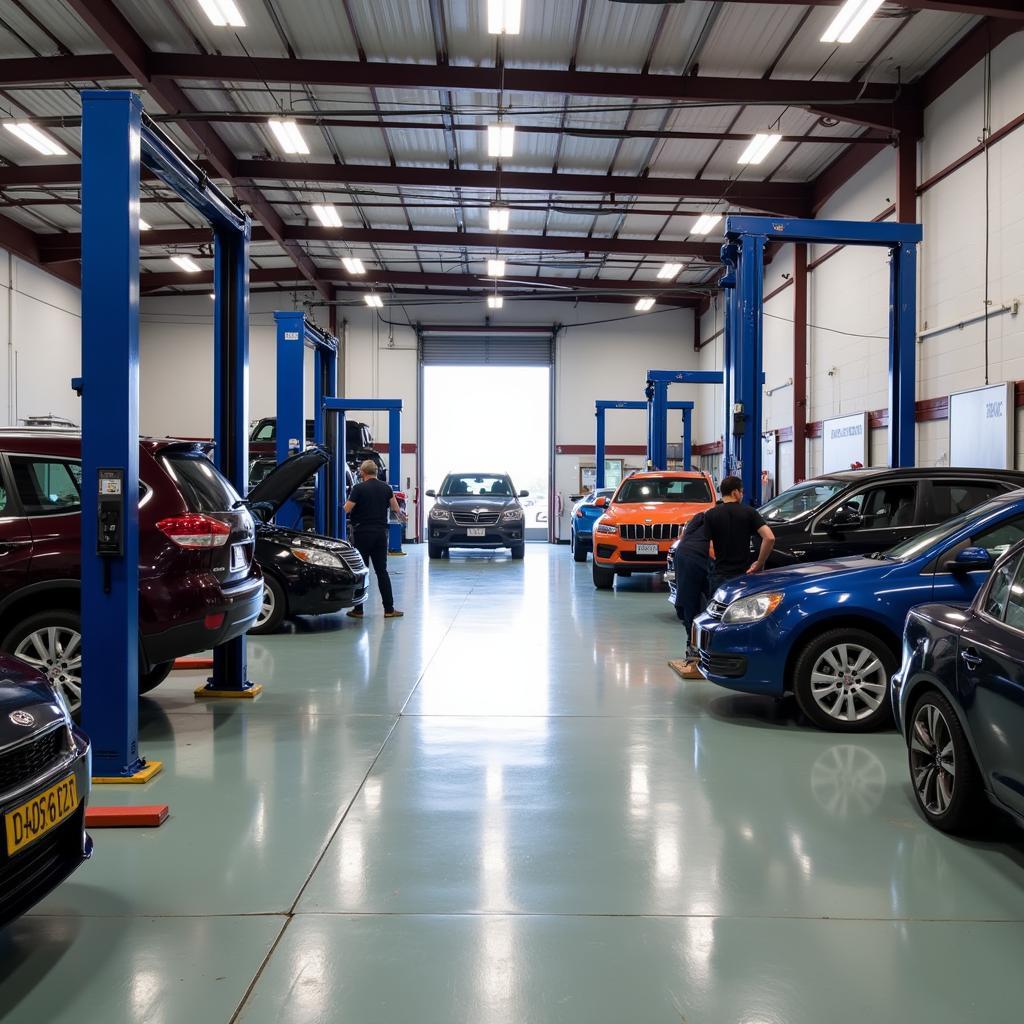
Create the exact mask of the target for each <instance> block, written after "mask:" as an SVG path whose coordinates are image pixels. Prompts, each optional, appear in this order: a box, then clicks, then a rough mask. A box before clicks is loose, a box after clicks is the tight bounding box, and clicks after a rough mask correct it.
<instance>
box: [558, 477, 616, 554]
mask: <svg viewBox="0 0 1024 1024" xmlns="http://www.w3.org/2000/svg"><path fill="white" fill-rule="evenodd" d="M614 493H615V488H614V487H601V488H599V489H598V490H596V491H591V492H590V493H589V494H585V495H583V497H582V498H580V500H579V501H577V502H576V504H575V505H573V507H572V512H571V514H570V516H569V522H570V526H569V544H570V549H571V550H572V557H573V559H574V560H575V561H577V562H585V561H586V560H587V555H589V554H590V552H591V551H592V550H593V547H594V523H596V522H597V521H598V519H600V518H601V516H603V515H604V505H596V504H594V503H595V502H596V501H597V499H598V498H605V499H608V498H610V497H611V496H612V495H613V494H614Z"/></svg>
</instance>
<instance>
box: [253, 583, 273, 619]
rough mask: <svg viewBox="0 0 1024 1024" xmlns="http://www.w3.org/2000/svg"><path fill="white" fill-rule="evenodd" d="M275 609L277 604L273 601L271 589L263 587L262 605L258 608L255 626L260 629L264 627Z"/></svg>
mask: <svg viewBox="0 0 1024 1024" xmlns="http://www.w3.org/2000/svg"><path fill="white" fill-rule="evenodd" d="M276 607H277V602H276V600H275V599H274V590H273V588H272V587H269V586H265V587H264V588H263V604H262V605H261V606H260V613H259V615H258V616H257V617H256V626H257V627H260V626H262V625H264V624H265V623H266V622H267V621H268V620H269V619H270V618H271V616H272V615H273V614H274V609H275V608H276Z"/></svg>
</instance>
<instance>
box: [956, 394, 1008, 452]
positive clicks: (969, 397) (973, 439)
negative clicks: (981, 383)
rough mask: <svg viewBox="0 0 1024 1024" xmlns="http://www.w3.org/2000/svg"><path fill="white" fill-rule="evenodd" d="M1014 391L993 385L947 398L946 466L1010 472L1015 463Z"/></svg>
mask: <svg viewBox="0 0 1024 1024" xmlns="http://www.w3.org/2000/svg"><path fill="white" fill-rule="evenodd" d="M1013 391H1014V388H1013V384H1012V383H1007V384H993V385H992V386H991V387H987V388H977V389H976V390H974V391H961V392H959V393H957V394H955V395H950V396H949V464H950V465H951V466H960V467H968V466H970V467H977V468H978V469H1010V468H1011V467H1012V466H1013V464H1014V451H1013V433H1014V431H1013V428H1014V411H1015V410H1014V402H1013V399H1014V394H1013Z"/></svg>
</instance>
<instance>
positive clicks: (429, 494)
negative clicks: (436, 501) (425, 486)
mask: <svg viewBox="0 0 1024 1024" xmlns="http://www.w3.org/2000/svg"><path fill="white" fill-rule="evenodd" d="M424 493H425V494H426V496H427V497H428V498H436V497H437V491H424Z"/></svg>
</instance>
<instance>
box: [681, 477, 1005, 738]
mask: <svg viewBox="0 0 1024 1024" xmlns="http://www.w3.org/2000/svg"><path fill="white" fill-rule="evenodd" d="M1022 538H1024V490H1016V491H1011V492H1009V493H1008V494H1004V495H1000V496H999V497H997V498H993V499H992V500H991V501H987V502H985V504H983V505H981V506H979V507H978V508H976V509H972V510H971V511H970V512H963V513H961V514H960V515H958V516H954V517H953V518H952V519H950V520H948V521H947V522H945V523H941V524H939V525H938V526H934V527H932V528H930V529H928V530H926V531H924V532H923V533H921V534H918V535H917V536H916V537H913V538H911V539H910V540H907V541H904V542H903V543H902V544H898V545H896V546H895V547H893V548H890V549H889V550H888V551H886V552H884V553H876V554H874V555H869V556H863V555H858V556H853V557H850V558H840V559H835V560H833V561H828V562H816V563H812V564H809V565H794V566H788V567H786V568H783V569H775V570H768V571H767V572H763V573H758V574H756V575H753V576H743V577H740V578H739V579H737V580H734V581H732V582H731V583H729V584H727V585H726V586H724V587H720V588H719V589H718V590H717V591H716V592H715V593H714V595H713V596H712V599H711V602H710V604H709V605H708V607H707V610H706V611H705V612H703V613H702V614H701V615H699V616H698V617H697V619H696V620H695V622H694V637H693V639H694V645H695V646H696V647H697V649H698V651H699V656H700V668H701V672H702V673H703V674H704V675H705V676H706V677H707V678H708V679H710V680H711V681H712V682H713V683H717V684H718V685H720V686H724V687H727V688H728V689H731V690H740V691H743V692H745V693H758V694H766V695H770V696H773V697H782V696H783V695H784V694H786V693H788V692H792V693H794V694H795V696H796V700H797V703H798V704H799V706H800V709H801V710H802V711H803V712H804V714H805V715H806V716H807V717H808V718H809V719H810V720H811V721H812V722H814V723H815V724H816V725H818V726H819V727H821V728H823V729H831V730H834V731H839V732H861V731H865V730H869V729H876V728H879V727H881V726H884V725H888V724H890V723H891V721H892V712H891V703H890V699H889V679H890V677H891V675H892V673H893V672H894V671H895V669H896V666H897V664H898V663H899V651H900V643H901V640H900V638H901V637H902V634H903V623H904V621H905V619H906V617H907V613H908V611H909V610H910V609H911V608H913V607H914V606H915V605H919V604H924V603H927V602H932V601H942V602H945V601H963V602H967V601H970V600H972V599H973V597H974V595H975V594H976V593H977V591H978V588H979V587H980V586H981V585H982V583H983V582H984V580H985V578H986V576H987V575H988V572H989V570H990V569H991V566H992V559H993V558H995V557H996V556H998V555H1000V554H1002V553H1003V552H1004V551H1006V550H1007V548H1009V547H1010V546H1011V545H1012V544H1015V543H1016V542H1017V541H1018V540H1021V539H1022ZM979 548H983V549H984V551H985V556H984V557H983V558H982V557H981V555H980V553H979V552H978V551H977V550H976V549H979Z"/></svg>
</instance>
